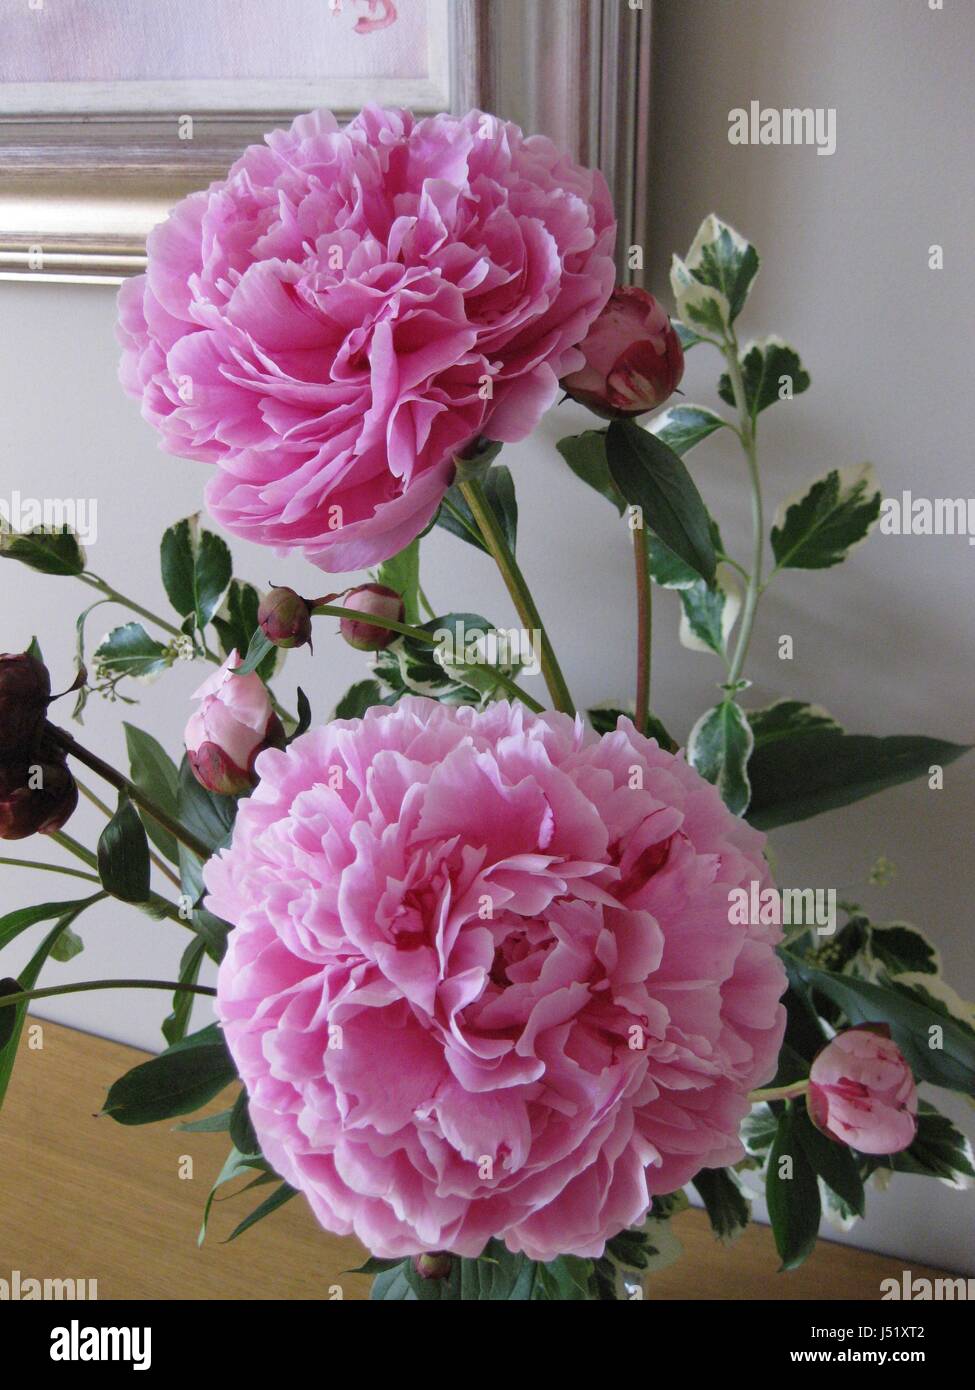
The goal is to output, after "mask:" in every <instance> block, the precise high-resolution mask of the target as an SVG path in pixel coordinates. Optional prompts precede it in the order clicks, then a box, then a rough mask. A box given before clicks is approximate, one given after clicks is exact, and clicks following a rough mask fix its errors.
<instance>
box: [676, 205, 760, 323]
mask: <svg viewBox="0 0 975 1390" xmlns="http://www.w3.org/2000/svg"><path fill="white" fill-rule="evenodd" d="M675 263H676V257H675ZM682 264H683V265H684V268H685V269H686V271H687V272H688V273H689V274H690V275H691V276H692V277H693V278H694V280H696V281H697V283H698V284H700V285H702V286H705V287H706V288H708V289H709V290H711V291H713V292H714V293H715V294H716V295H718V296H720V300H721V301H722V302H723V304H724V306H725V309H724V318H723V326H726V325H730V324H732V323H733V322H734V321H735V319H736V318H737V317H738V315H739V314H740V313H741V311H742V309H743V308H744V306H745V300H746V299H747V298H748V291H749V290H750V288H751V284H752V281H753V280H754V279H755V276H756V275H757V274H758V265H759V261H758V253H757V251H756V250H755V248H754V246H752V244H751V243H750V242H749V241H746V239H745V238H744V237H743V236H742V235H741V234H740V233H739V232H736V231H735V229H734V227H730V226H729V225H728V223H727V222H722V221H721V219H720V217H716V216H715V214H714V213H711V214H710V215H709V216H708V217H705V219H704V221H703V222H702V223H701V225H700V227H699V228H698V231H697V236H696V237H695V238H694V240H693V242H692V243H691V248H690V250H689V251H688V253H687V257H686V260H685V261H684V262H683V263H682ZM675 293H676V288H675ZM678 313H679V314H680V316H681V318H683V319H689V320H690V322H691V323H692V324H694V323H696V322H698V320H696V319H695V318H694V317H693V316H692V315H688V314H687V313H686V311H685V309H684V307H683V305H682V304H681V302H680V300H679V299H678Z"/></svg>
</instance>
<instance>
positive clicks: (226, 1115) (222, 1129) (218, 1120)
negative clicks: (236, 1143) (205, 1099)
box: [173, 1110, 234, 1134]
mask: <svg viewBox="0 0 975 1390" xmlns="http://www.w3.org/2000/svg"><path fill="white" fill-rule="evenodd" d="M233 1113H234V1112H233V1111H232V1110H219V1111H217V1113H216V1114H215V1115H204V1116H203V1119H202V1120H184V1122H183V1123H182V1124H181V1125H174V1126H173V1128H174V1129H178V1130H181V1131H183V1132H185V1133H186V1134H226V1133H227V1132H228V1130H229V1129H230V1117H231V1115H232V1114H233Z"/></svg>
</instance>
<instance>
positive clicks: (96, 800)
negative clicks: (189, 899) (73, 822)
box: [75, 777, 183, 889]
mask: <svg viewBox="0 0 975 1390" xmlns="http://www.w3.org/2000/svg"><path fill="white" fill-rule="evenodd" d="M75 785H76V786H77V788H78V790H79V791H80V792H81V795H82V796H84V797H87V798H88V800H89V801H90V802H91V804H92V805H93V806H96V807H97V808H98V810H99V811H101V813H102V815H103V816H106V817H107V818H108V819H109V820H111V819H112V816H113V815H114V814H115V812H114V811H113V810H112V808H111V806H106V804H105V802H104V801H103V800H102V799H101V797H100V796H96V795H95V793H94V792H93V791H92V789H91V787H86V786H85V784H84V782H80V781H79V780H78V778H77V777H76V778H75ZM149 858H150V860H151V862H152V863H153V864H155V866H156V868H157V869H158V870H159V872H160V873H161V874H162V875H163V876H164V877H165V878H168V879H169V881H170V883H172V884H173V885H174V887H176V888H180V889H181V888H182V886H183V885H182V884H181V883H180V881H179V879H178V878H177V877H176V875H175V874H174V873H173V871H172V869H171V868H170V867H169V865H168V864H167V863H166V861H165V860H164V859H160V857H159V855H158V854H157V853H156V851H155V850H154V849H153V848H152V846H151V845H150V846H149Z"/></svg>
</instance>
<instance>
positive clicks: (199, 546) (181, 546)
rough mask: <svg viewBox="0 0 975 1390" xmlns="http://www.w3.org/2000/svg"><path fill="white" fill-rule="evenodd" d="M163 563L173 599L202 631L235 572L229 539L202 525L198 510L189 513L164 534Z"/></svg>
mask: <svg viewBox="0 0 975 1390" xmlns="http://www.w3.org/2000/svg"><path fill="white" fill-rule="evenodd" d="M160 565H161V569H162V581H163V587H164V588H165V590H166V594H167V596H168V598H169V601H170V603H171V604H172V605H173V607H174V608H175V609H176V612H177V613H178V614H179V615H180V617H181V618H189V617H192V618H193V620H194V623H195V625H196V627H197V628H198V629H199V630H200V631H202V630H203V628H205V627H206V625H207V624H208V623H209V622H210V621H211V619H212V618H213V617H214V615H215V614H216V612H217V610H218V608H219V607H220V604H221V601H222V599H223V596H224V594H225V593H226V591H227V587H228V585H229V584H230V580H231V577H232V574H233V561H232V560H231V558H230V551H229V550H228V548H227V545H226V542H225V541H223V540H221V538H220V537H219V536H217V535H214V533H213V532H212V531H204V530H201V529H200V518H199V514H198V513H197V514H196V515H194V516H189V517H185V518H184V519H183V520H182V521H177V522H176V524H175V526H170V528H169V530H168V531H167V532H166V533H165V534H164V536H163V538H162V544H161V545H160Z"/></svg>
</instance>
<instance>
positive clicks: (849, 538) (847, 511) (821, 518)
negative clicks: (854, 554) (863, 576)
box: [772, 463, 881, 570]
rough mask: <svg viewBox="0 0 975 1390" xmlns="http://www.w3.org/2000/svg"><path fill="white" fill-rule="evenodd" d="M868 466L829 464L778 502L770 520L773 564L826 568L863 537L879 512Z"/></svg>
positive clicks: (877, 488)
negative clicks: (830, 466)
mask: <svg viewBox="0 0 975 1390" xmlns="http://www.w3.org/2000/svg"><path fill="white" fill-rule="evenodd" d="M880 501H881V498H880V488H879V487H878V486H877V478H876V474H875V473H874V470H873V467H872V466H871V465H870V464H869V463H867V464H863V465H862V466H861V467H857V468H834V469H831V470H830V472H829V473H825V474H824V475H823V476H822V477H821V478H817V479H816V481H815V482H814V483H813V485H812V486H811V487H810V488H808V489H807V490H806V491H805V492H803V493H796V494H795V495H794V496H793V497H790V498H788V499H787V500H786V501H785V502H783V504H782V506H781V507H780V508H779V510H778V512H777V513H776V516H775V520H774V522H773V523H772V551H773V554H774V555H775V560H776V567H777V568H778V569H810V570H814V569H829V568H830V567H831V566H832V565H838V564H840V563H841V561H843V560H845V559H846V557H847V555H848V554H849V553H850V551H851V550H852V549H853V548H854V546H857V545H859V544H860V543H861V541H863V540H865V539H866V537H867V536H868V535H869V534H870V532H871V530H872V529H873V527H874V526H875V525H876V523H877V519H878V517H879V516H880Z"/></svg>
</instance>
